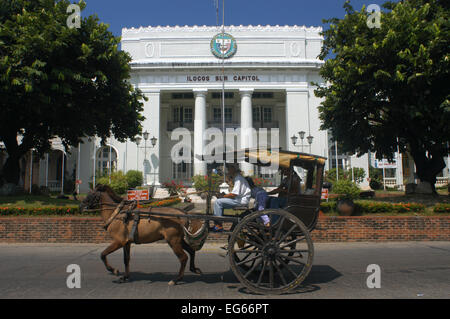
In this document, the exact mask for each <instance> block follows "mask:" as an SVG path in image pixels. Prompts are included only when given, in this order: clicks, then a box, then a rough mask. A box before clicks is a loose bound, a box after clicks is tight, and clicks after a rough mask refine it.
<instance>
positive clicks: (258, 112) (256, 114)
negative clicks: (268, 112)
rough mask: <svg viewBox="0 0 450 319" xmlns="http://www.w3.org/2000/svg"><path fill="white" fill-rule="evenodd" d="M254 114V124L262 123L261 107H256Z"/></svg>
mask: <svg viewBox="0 0 450 319" xmlns="http://www.w3.org/2000/svg"><path fill="white" fill-rule="evenodd" d="M252 112H253V122H259V121H261V109H260V108H259V107H254V108H253V110H252Z"/></svg>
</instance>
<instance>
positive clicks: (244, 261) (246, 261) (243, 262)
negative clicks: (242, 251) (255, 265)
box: [236, 255, 262, 266]
mask: <svg viewBox="0 0 450 319" xmlns="http://www.w3.org/2000/svg"><path fill="white" fill-rule="evenodd" d="M258 258H262V255H258V256H255V257H252V258H250V259H247V260H243V261H241V262H238V263H236V266H240V265H242V264H245V263H249V262H251V261H255V260H256V259H258Z"/></svg>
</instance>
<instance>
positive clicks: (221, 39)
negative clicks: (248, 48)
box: [211, 33, 237, 59]
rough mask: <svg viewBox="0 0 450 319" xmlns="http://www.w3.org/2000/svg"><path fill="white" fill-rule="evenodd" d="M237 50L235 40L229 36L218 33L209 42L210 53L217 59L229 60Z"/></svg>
mask: <svg viewBox="0 0 450 319" xmlns="http://www.w3.org/2000/svg"><path fill="white" fill-rule="evenodd" d="M236 50H237V44H236V40H235V39H234V38H233V36H232V35H231V34H228V33H218V34H216V35H215V36H214V38H212V40H211V52H212V53H213V54H214V55H215V56H216V57H218V58H220V59H222V58H224V59H228V58H231V57H232V56H233V55H234V54H235V53H236Z"/></svg>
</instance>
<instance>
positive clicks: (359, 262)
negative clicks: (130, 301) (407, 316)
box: [0, 242, 450, 299]
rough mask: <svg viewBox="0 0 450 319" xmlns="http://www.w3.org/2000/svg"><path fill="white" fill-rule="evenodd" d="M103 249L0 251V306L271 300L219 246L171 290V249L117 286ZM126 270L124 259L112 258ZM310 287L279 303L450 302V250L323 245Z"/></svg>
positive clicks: (136, 262) (135, 263)
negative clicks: (371, 283) (76, 273)
mask: <svg viewBox="0 0 450 319" xmlns="http://www.w3.org/2000/svg"><path fill="white" fill-rule="evenodd" d="M104 247H105V245H90V244H89V245H86V244H0V298H233V299H237V298H271V297H275V298H276V297H277V296H260V295H253V294H251V293H249V292H248V291H247V290H246V289H245V288H242V286H241V284H240V283H239V282H238V281H237V280H236V278H235V277H234V275H233V273H232V272H231V271H230V269H229V265H228V260H227V259H225V258H223V257H220V256H219V255H218V253H219V252H220V251H221V249H220V248H219V247H220V246H219V245H218V244H207V245H205V247H204V248H203V250H202V251H201V252H200V253H199V254H198V261H197V266H198V267H200V268H201V269H202V270H203V272H204V274H203V275H202V276H196V275H193V274H191V273H190V272H187V274H186V276H185V279H184V281H183V282H182V283H180V284H179V285H177V286H168V285H167V283H168V281H169V280H170V279H172V278H173V277H174V275H175V274H176V272H177V270H178V265H179V264H178V260H177V259H176V257H175V256H174V255H173V253H172V252H171V250H170V249H169V248H168V246H167V245H165V244H152V245H142V246H134V247H133V248H132V256H131V267H132V273H131V275H132V278H133V281H132V282H129V283H126V284H119V283H116V280H117V277H115V276H112V275H110V274H108V273H107V272H106V270H105V269H104V268H103V264H102V263H101V261H100V259H99V255H100V252H101V251H102V250H103V249H104ZM110 261H111V263H112V264H113V265H115V266H119V267H120V269H121V270H122V269H123V266H122V265H123V264H122V252H121V251H119V252H116V253H115V254H113V255H111V258H110ZM69 264H78V265H80V267H81V272H82V274H81V275H82V280H81V288H80V289H68V288H67V286H66V279H67V276H68V275H69V274H68V273H66V267H67V265H69ZM369 264H378V265H379V266H380V267H381V288H380V289H376V288H375V289H369V288H367V285H366V279H367V276H368V275H369V274H368V273H366V268H367V265H369ZM304 284H305V285H304V287H302V288H299V289H298V290H297V291H296V292H295V293H292V294H289V295H283V296H281V298H284V299H285V298H450V242H408V243H317V244H315V261H314V266H313V268H312V271H311V273H310V275H309V276H308V278H307V279H306V281H305V282H304Z"/></svg>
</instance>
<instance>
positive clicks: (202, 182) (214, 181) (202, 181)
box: [192, 174, 223, 192]
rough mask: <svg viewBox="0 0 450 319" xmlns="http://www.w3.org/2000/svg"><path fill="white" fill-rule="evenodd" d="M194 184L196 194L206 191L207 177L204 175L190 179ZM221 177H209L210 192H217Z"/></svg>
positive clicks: (216, 175) (214, 175)
mask: <svg viewBox="0 0 450 319" xmlns="http://www.w3.org/2000/svg"><path fill="white" fill-rule="evenodd" d="M192 181H193V182H194V187H195V190H196V191H198V192H201V191H207V190H208V176H206V175H195V176H193V177H192ZM222 181H223V177H222V176H220V175H218V174H212V175H211V190H212V191H215V192H218V191H219V186H220V184H222Z"/></svg>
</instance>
